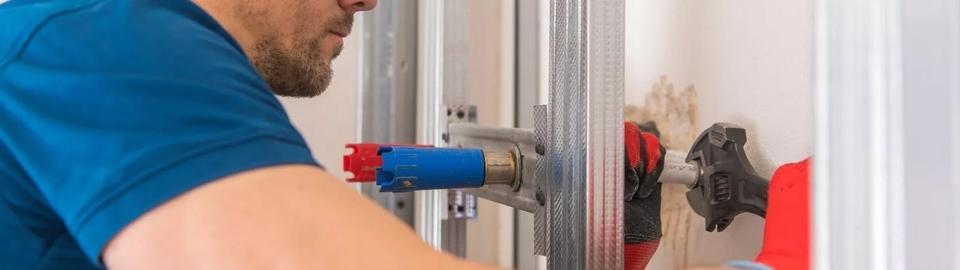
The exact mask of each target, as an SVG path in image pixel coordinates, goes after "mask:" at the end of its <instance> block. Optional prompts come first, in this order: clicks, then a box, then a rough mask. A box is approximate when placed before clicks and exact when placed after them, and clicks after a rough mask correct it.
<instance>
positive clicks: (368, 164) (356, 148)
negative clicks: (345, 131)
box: [343, 143, 383, 183]
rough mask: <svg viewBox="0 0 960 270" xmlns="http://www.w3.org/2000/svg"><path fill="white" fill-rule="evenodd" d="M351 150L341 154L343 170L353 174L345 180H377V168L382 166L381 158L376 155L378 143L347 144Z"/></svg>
mask: <svg viewBox="0 0 960 270" xmlns="http://www.w3.org/2000/svg"><path fill="white" fill-rule="evenodd" d="M347 148H348V149H353V152H352V153H350V154H346V155H344V156H343V171H345V172H349V173H352V174H353V177H352V178H347V182H351V183H363V182H373V181H375V180H377V168H380V167H381V166H383V159H381V158H380V156H378V155H377V149H380V145H379V144H375V143H363V144H347Z"/></svg>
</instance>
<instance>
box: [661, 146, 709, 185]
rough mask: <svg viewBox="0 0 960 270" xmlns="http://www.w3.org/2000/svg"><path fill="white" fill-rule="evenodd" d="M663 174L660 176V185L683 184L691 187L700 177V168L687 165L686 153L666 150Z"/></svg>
mask: <svg viewBox="0 0 960 270" xmlns="http://www.w3.org/2000/svg"><path fill="white" fill-rule="evenodd" d="M663 158H664V162H663V173H661V174H660V182H661V183H671V184H684V185H686V186H687V187H692V186H693V185H694V184H696V183H697V177H700V166H697V165H696V164H690V163H687V161H686V159H687V153H686V152H681V151H677V150H667V153H666V155H664V157H663Z"/></svg>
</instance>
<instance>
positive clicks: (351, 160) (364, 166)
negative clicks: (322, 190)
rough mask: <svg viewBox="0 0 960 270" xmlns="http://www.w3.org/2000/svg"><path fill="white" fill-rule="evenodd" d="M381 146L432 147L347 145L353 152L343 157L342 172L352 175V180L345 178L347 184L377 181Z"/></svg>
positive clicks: (381, 160)
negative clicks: (378, 152)
mask: <svg viewBox="0 0 960 270" xmlns="http://www.w3.org/2000/svg"><path fill="white" fill-rule="evenodd" d="M381 146H402V147H433V146H430V145H419V144H379V143H351V144H347V148H348V149H353V152H351V153H349V154H346V155H343V171H345V172H349V173H351V174H353V177H352V178H347V182H351V183H365V182H373V181H376V180H377V168H380V167H383V159H382V158H380V155H378V154H377V150H379V149H380V147H381Z"/></svg>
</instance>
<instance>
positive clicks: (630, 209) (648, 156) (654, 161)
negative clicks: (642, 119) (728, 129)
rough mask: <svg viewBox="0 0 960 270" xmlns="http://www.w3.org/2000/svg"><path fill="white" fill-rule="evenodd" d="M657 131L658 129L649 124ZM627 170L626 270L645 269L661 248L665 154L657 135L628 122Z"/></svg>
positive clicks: (625, 175) (624, 205)
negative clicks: (661, 192)
mask: <svg viewBox="0 0 960 270" xmlns="http://www.w3.org/2000/svg"><path fill="white" fill-rule="evenodd" d="M644 128H645V129H647V128H649V129H650V130H651V131H653V132H656V126H654V125H652V124H645V125H644ZM624 135H625V137H626V138H625V140H624V144H625V148H626V149H625V152H626V168H625V174H624V188H623V190H624V192H623V193H624V204H623V210H624V219H623V220H624V242H625V243H624V252H623V255H624V256H623V257H624V269H627V270H634V269H644V268H646V267H647V263H649V262H650V258H651V257H653V253H654V252H655V251H657V246H659V245H660V236H661V235H662V233H661V230H660V183H659V182H658V179H659V178H660V173H661V172H662V171H663V155H664V154H665V153H666V150H665V149H664V148H663V146H662V145H660V139H659V138H657V135H654V133H650V132H643V131H641V130H640V127H638V126H637V124H634V123H632V122H625V123H624Z"/></svg>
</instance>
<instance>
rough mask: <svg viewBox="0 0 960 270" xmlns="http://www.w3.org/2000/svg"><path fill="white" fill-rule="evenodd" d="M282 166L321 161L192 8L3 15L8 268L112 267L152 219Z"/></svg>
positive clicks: (76, 3)
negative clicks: (206, 191)
mask: <svg viewBox="0 0 960 270" xmlns="http://www.w3.org/2000/svg"><path fill="white" fill-rule="evenodd" d="M282 164H309V165H316V162H315V161H314V160H313V158H312V156H311V154H310V151H309V150H308V148H307V146H306V144H305V143H304V140H303V138H302V137H301V136H300V134H299V133H298V132H297V131H296V130H295V129H294V128H293V126H292V125H291V123H290V121H289V119H288V117H287V115H286V113H285V112H284V110H283V108H282V107H281V106H280V103H279V102H278V101H277V99H276V97H274V95H273V93H272V92H271V90H270V89H269V87H268V86H267V84H266V83H265V82H264V80H263V79H262V78H261V77H260V76H259V75H258V74H257V73H256V71H255V70H254V68H253V67H252V65H251V64H250V63H249V60H248V58H247V57H246V56H245V55H244V53H243V51H242V50H241V48H240V47H239V45H238V44H237V43H236V42H235V41H234V40H233V39H232V38H231V37H230V36H229V35H228V34H227V33H226V31H225V30H224V29H223V28H221V27H220V26H219V25H218V24H217V22H216V21H214V19H213V18H211V17H210V16H208V15H207V14H206V13H204V11H203V10H201V9H200V8H199V7H197V6H195V5H194V4H193V3H192V2H190V1H188V0H12V1H9V2H6V3H4V4H0V269H97V268H101V267H103V266H102V264H101V263H100V261H99V258H100V255H101V251H102V249H103V248H104V246H105V245H106V244H107V243H108V241H109V240H111V238H112V237H113V236H114V235H115V234H117V233H118V232H119V230H121V229H122V228H123V227H124V226H126V225H128V224H129V223H130V222H132V221H133V220H134V219H136V218H137V217H139V216H140V215H143V214H144V213H146V212H147V211H150V210H151V209H152V208H154V207H156V206H158V205H159V204H162V203H164V202H165V201H168V200H170V199H172V198H174V197H176V196H178V195H180V194H183V193H184V192H186V191H189V190H190V189H192V188H195V187H197V186H199V185H203V184H204V183H208V182H210V181H213V180H216V179H219V178H223V177H225V176H229V175H231V174H235V173H239V172H243V171H247V170H251V169H256V168H262V167H267V166H274V165H282ZM236 199H237V200H243V198H236ZM143 244H149V243H143Z"/></svg>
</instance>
